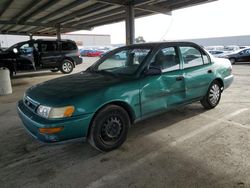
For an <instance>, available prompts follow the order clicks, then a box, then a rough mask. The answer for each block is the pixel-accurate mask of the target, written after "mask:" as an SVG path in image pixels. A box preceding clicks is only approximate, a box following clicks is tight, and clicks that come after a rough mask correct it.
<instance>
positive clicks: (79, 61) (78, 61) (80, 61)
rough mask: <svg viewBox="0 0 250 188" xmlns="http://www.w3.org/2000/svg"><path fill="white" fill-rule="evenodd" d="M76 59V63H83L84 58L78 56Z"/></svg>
mask: <svg viewBox="0 0 250 188" xmlns="http://www.w3.org/2000/svg"><path fill="white" fill-rule="evenodd" d="M74 61H75V65H79V64H81V63H82V58H80V57H78V56H76V57H75V58H74Z"/></svg>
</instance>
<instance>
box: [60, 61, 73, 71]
mask: <svg viewBox="0 0 250 188" xmlns="http://www.w3.org/2000/svg"><path fill="white" fill-rule="evenodd" d="M62 68H63V70H64V71H65V72H70V71H71V69H72V65H71V63H69V62H65V63H64V64H63V67H62Z"/></svg>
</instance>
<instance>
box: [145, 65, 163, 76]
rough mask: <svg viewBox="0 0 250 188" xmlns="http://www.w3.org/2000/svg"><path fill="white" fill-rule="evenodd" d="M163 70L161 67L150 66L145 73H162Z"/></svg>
mask: <svg viewBox="0 0 250 188" xmlns="http://www.w3.org/2000/svg"><path fill="white" fill-rule="evenodd" d="M161 73H162V71H161V69H160V68H159V67H153V66H150V67H149V68H148V69H146V70H145V71H144V75H147V76H148V75H161Z"/></svg>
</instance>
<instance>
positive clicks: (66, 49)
mask: <svg viewBox="0 0 250 188" xmlns="http://www.w3.org/2000/svg"><path fill="white" fill-rule="evenodd" d="M80 63H82V59H81V58H80V57H79V54H78V49H77V46H76V43H75V42H74V41H71V40H61V41H57V40H43V39H39V40H29V41H25V42H20V43H17V44H15V45H13V46H11V47H10V48H8V49H7V50H5V51H3V52H1V53H0V67H7V68H8V69H9V70H10V74H11V76H12V75H13V73H17V72H19V71H28V70H33V71H36V70H43V69H49V70H51V71H52V72H56V71H59V70H60V71H61V72H62V73H64V74H69V73H71V72H72V71H73V69H74V67H75V66H76V65H78V64H80Z"/></svg>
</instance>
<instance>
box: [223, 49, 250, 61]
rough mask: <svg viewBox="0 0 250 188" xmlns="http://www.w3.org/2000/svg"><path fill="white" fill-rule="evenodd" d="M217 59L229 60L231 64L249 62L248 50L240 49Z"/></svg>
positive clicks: (249, 52) (249, 53) (249, 51)
mask: <svg viewBox="0 0 250 188" xmlns="http://www.w3.org/2000/svg"><path fill="white" fill-rule="evenodd" d="M219 57H221V58H227V59H229V60H230V62H231V63H232V64H235V63H236V62H250V48H246V49H241V50H238V51H235V52H232V53H229V54H225V55H221V56H219Z"/></svg>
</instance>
